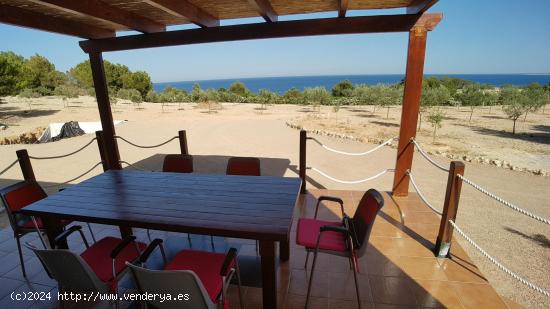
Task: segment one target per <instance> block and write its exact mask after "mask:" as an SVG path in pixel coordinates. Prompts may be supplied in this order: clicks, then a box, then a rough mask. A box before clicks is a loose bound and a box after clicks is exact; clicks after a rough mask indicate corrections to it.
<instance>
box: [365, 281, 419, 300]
mask: <svg viewBox="0 0 550 309" xmlns="http://www.w3.org/2000/svg"><path fill="white" fill-rule="evenodd" d="M369 282H370V286H371V290H372V295H373V301H374V302H375V303H382V304H391V305H407V306H416V304H417V303H416V297H415V295H414V290H413V288H414V283H413V281H412V280H411V279H407V278H399V277H381V276H370V275H369Z"/></svg>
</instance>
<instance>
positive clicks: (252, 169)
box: [226, 157, 261, 176]
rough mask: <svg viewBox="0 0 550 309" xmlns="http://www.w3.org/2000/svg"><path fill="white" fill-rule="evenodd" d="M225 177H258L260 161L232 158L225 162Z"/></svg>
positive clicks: (256, 159) (247, 158)
mask: <svg viewBox="0 0 550 309" xmlns="http://www.w3.org/2000/svg"><path fill="white" fill-rule="evenodd" d="M226 174H227V175H241V176H260V175H261V171H260V159H258V158H252V157H232V158H229V160H228V161H227V171H226Z"/></svg>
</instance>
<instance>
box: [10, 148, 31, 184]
mask: <svg viewBox="0 0 550 309" xmlns="http://www.w3.org/2000/svg"><path fill="white" fill-rule="evenodd" d="M15 153H16V154H17V158H18V159H19V166H20V167H21V173H23V179H25V180H36V177H34V171H33V170H32V165H31V160H30V158H29V153H28V152H27V149H20V150H17V151H16V152H15Z"/></svg>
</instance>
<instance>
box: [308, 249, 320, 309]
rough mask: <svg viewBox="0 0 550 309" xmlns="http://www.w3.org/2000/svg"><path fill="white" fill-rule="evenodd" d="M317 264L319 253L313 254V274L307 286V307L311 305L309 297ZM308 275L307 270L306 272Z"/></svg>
mask: <svg viewBox="0 0 550 309" xmlns="http://www.w3.org/2000/svg"><path fill="white" fill-rule="evenodd" d="M316 262H317V251H315V252H314V253H313V264H312V265H311V274H310V275H309V284H308V285H307V296H306V306H305V308H307V306H308V305H309V295H310V294H311V284H312V283H313V272H314V271H315V263H316ZM306 273H307V270H306Z"/></svg>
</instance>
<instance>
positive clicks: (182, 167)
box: [162, 154, 193, 173]
mask: <svg viewBox="0 0 550 309" xmlns="http://www.w3.org/2000/svg"><path fill="white" fill-rule="evenodd" d="M162 171H163V172H172V173H193V157H192V156H190V155H175V154H171V155H166V156H165V157H164V163H163V165H162Z"/></svg>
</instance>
